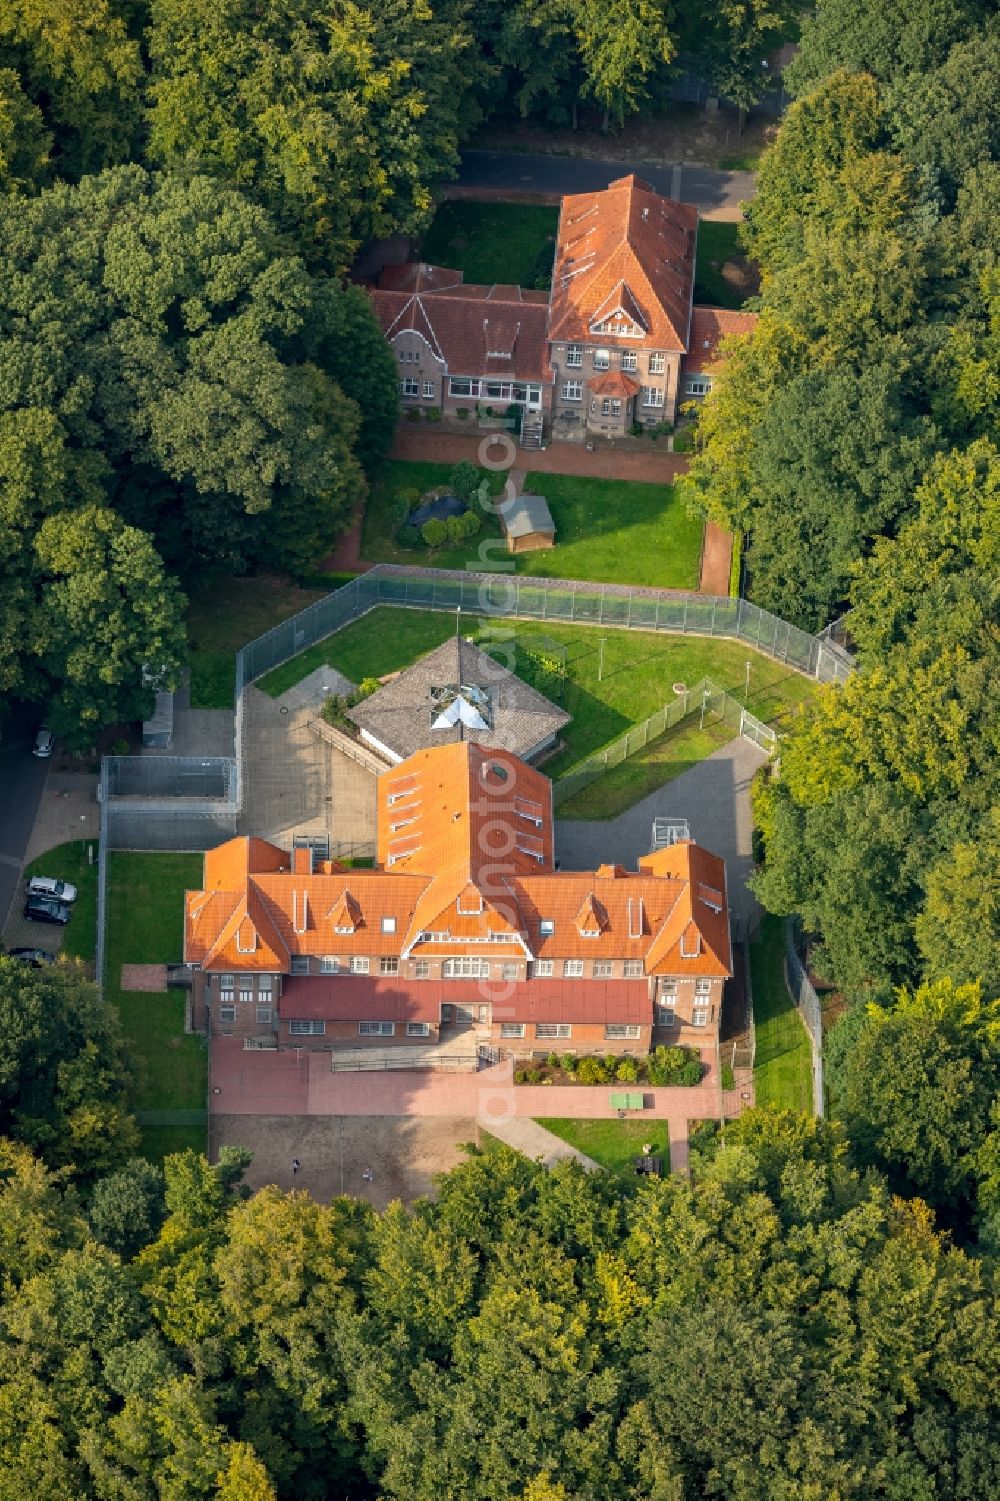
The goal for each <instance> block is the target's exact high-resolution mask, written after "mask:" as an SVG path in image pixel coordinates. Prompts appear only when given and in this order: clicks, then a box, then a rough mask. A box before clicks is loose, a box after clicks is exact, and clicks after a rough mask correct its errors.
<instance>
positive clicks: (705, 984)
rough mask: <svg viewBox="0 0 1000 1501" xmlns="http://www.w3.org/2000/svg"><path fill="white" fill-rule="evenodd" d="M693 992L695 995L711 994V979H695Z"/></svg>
mask: <svg viewBox="0 0 1000 1501" xmlns="http://www.w3.org/2000/svg"><path fill="white" fill-rule="evenodd" d="M694 993H695V995H711V994H712V982H711V980H695V982H694Z"/></svg>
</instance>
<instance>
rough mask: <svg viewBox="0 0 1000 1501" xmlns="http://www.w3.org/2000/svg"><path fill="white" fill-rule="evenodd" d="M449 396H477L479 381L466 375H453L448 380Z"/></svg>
mask: <svg viewBox="0 0 1000 1501" xmlns="http://www.w3.org/2000/svg"><path fill="white" fill-rule="evenodd" d="M448 395H449V396H478V395H479V382H478V381H477V380H470V379H469V377H468V376H466V375H453V376H451V377H450V378H449V380H448Z"/></svg>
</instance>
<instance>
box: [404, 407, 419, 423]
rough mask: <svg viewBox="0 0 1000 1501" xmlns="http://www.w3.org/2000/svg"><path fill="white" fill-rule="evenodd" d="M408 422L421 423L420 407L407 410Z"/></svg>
mask: <svg viewBox="0 0 1000 1501" xmlns="http://www.w3.org/2000/svg"><path fill="white" fill-rule="evenodd" d="M406 420H407V422H419V421H420V408H419V407H407V408H406Z"/></svg>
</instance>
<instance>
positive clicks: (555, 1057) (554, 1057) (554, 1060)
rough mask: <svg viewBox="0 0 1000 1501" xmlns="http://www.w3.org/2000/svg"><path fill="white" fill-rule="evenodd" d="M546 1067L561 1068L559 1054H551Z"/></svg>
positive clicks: (546, 1061)
mask: <svg viewBox="0 0 1000 1501" xmlns="http://www.w3.org/2000/svg"><path fill="white" fill-rule="evenodd" d="M545 1066H546V1068H558V1067H559V1054H558V1053H550V1054H549V1056H548V1057H547V1058H546V1060H545Z"/></svg>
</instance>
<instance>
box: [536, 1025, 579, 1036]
mask: <svg viewBox="0 0 1000 1501" xmlns="http://www.w3.org/2000/svg"><path fill="white" fill-rule="evenodd" d="M535 1036H536V1037H537V1038H539V1039H541V1038H555V1037H572V1036H573V1028H572V1027H571V1026H570V1024H569V1022H539V1023H538V1024H537V1026H536V1027H535Z"/></svg>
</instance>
